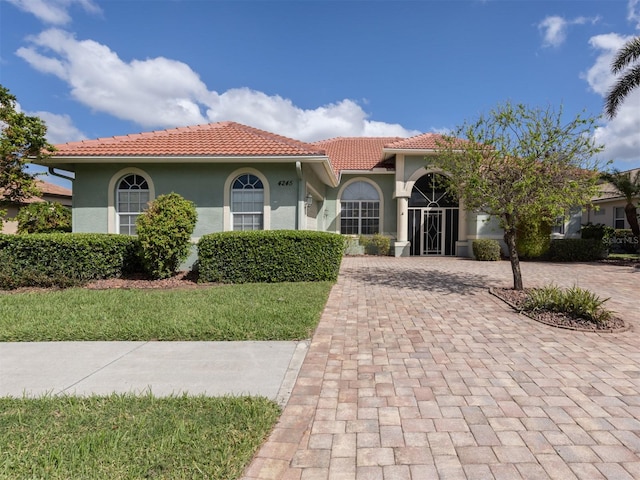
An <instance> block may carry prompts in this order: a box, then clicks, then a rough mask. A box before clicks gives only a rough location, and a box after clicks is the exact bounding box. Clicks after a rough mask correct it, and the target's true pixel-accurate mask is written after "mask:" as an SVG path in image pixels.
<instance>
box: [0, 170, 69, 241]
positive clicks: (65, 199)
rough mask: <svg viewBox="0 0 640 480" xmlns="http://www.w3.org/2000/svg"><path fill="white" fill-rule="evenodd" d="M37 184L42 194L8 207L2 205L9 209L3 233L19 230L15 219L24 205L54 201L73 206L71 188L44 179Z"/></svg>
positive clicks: (5, 217)
mask: <svg viewBox="0 0 640 480" xmlns="http://www.w3.org/2000/svg"><path fill="white" fill-rule="evenodd" d="M37 184H38V189H39V190H40V192H41V195H40V196H37V197H31V198H28V199H25V200H24V201H23V202H21V203H14V204H11V205H8V206H6V207H2V208H3V209H4V210H6V211H7V214H6V215H5V216H4V222H3V226H2V233H16V231H17V230H18V222H17V221H16V220H15V217H16V216H17V215H18V212H19V211H20V209H21V208H22V207H24V206H26V205H29V204H31V203H38V202H54V203H60V204H62V205H64V206H65V207H69V208H71V203H72V196H71V190H69V189H68V188H65V187H61V186H59V185H54V184H53V183H49V182H44V181H42V180H38V181H37Z"/></svg>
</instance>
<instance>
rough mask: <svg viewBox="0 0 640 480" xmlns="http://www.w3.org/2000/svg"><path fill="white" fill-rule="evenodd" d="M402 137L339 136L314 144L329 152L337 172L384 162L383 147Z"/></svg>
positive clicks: (368, 168)
mask: <svg viewBox="0 0 640 480" xmlns="http://www.w3.org/2000/svg"><path fill="white" fill-rule="evenodd" d="M400 140H402V138H401V137H338V138H331V139H329V140H321V141H319V142H315V143H314V144H313V145H315V146H317V147H318V148H322V149H324V150H325V151H326V152H327V155H328V156H329V159H330V160H331V165H332V167H333V170H334V171H335V172H340V171H341V170H371V169H372V168H375V167H382V166H386V165H385V164H384V161H385V158H384V152H383V151H382V149H383V147H384V146H385V145H386V144H388V143H392V142H397V141H400Z"/></svg>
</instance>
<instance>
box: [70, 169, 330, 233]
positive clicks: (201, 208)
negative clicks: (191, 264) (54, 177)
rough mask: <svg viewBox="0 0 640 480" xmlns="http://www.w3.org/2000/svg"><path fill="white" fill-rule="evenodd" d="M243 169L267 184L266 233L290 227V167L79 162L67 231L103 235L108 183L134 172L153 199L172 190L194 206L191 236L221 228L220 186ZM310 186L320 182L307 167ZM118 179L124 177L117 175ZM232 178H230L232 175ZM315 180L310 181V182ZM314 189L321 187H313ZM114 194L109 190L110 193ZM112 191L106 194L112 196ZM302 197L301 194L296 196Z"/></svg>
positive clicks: (294, 189) (295, 183) (293, 191)
mask: <svg viewBox="0 0 640 480" xmlns="http://www.w3.org/2000/svg"><path fill="white" fill-rule="evenodd" d="M243 167H249V168H251V169H253V170H256V171H258V172H259V173H261V174H262V175H263V176H264V177H265V178H266V182H267V186H266V187H268V191H269V195H268V196H269V206H270V229H272V230H279V229H296V228H297V225H296V223H297V217H296V212H297V205H298V197H299V188H302V189H304V182H305V179H304V177H303V180H302V182H301V181H300V180H299V178H298V174H297V171H296V166H295V163H278V164H266V163H264V164H260V163H255V164H242V165H239V164H204V163H202V164H184V163H180V164H165V163H159V164H151V163H145V164H81V165H77V166H76V169H75V174H76V180H75V182H74V195H73V201H74V204H73V228H74V231H76V232H105V233H106V232H108V231H109V215H110V213H109V211H108V209H107V208H106V207H107V206H108V204H109V190H110V189H109V185H110V183H111V184H113V183H114V178H116V176H118V178H117V179H116V181H115V183H116V184H117V181H118V180H119V177H120V175H117V174H118V172H121V171H123V170H124V169H125V168H135V169H139V170H140V171H142V172H144V173H145V174H146V176H147V177H148V178H149V180H150V181H151V182H152V184H153V189H154V192H155V196H156V197H157V196H159V195H162V194H167V193H171V192H175V193H178V194H180V195H181V196H183V197H184V198H185V199H187V200H190V201H192V202H194V203H195V204H196V206H197V212H198V222H197V224H196V229H195V231H194V237H200V236H202V235H204V234H207V233H213V232H220V231H223V230H224V218H223V217H224V215H223V206H224V198H225V195H224V194H225V182H227V181H228V179H229V178H230V176H231V175H232V174H233V173H234V172H238V171H239V169H243ZM305 175H308V176H309V177H311V178H310V182H311V183H313V184H321V182H319V181H318V180H317V177H315V175H314V174H313V172H312V171H311V170H310V169H309V170H308V171H307V172H305ZM122 176H124V175H122ZM234 177H235V175H234ZM313 177H315V178H313ZM317 188H321V187H320V186H319V185H318V187H317ZM114 190H115V189H114ZM113 194H114V192H112V195H113ZM302 197H304V193H303V195H302Z"/></svg>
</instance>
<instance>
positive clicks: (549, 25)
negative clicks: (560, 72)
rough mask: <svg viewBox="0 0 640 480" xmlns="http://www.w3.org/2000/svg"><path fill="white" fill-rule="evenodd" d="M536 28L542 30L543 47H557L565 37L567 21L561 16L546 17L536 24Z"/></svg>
mask: <svg viewBox="0 0 640 480" xmlns="http://www.w3.org/2000/svg"><path fill="white" fill-rule="evenodd" d="M538 29H539V30H540V31H541V32H542V37H543V45H544V46H545V47H558V46H560V45H562V44H563V43H564V41H565V39H566V38H567V21H566V20H565V19H564V18H562V17H558V16H551V17H547V18H545V19H544V20H543V21H542V22H540V23H539V24H538Z"/></svg>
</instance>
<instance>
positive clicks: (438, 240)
mask: <svg viewBox="0 0 640 480" xmlns="http://www.w3.org/2000/svg"><path fill="white" fill-rule="evenodd" d="M443 213H444V212H443V210H442V209H439V208H426V209H423V210H422V219H423V220H422V249H421V250H422V255H444V251H443V249H442V247H443V245H444V238H443V234H444V229H443V228H442V227H443V225H442V223H443V222H442V214H443Z"/></svg>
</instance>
